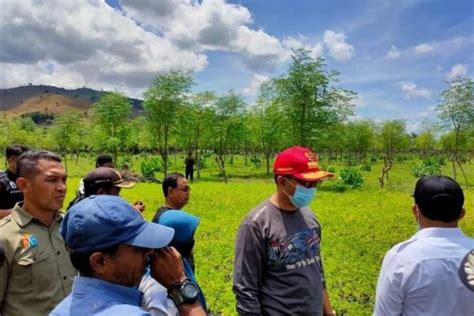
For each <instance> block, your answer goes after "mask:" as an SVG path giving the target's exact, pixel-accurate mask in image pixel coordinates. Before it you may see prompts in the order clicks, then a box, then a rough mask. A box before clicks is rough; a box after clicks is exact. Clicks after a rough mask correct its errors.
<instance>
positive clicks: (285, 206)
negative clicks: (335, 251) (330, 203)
mask: <svg viewBox="0 0 474 316" xmlns="http://www.w3.org/2000/svg"><path fill="white" fill-rule="evenodd" d="M273 173H274V177H275V183H276V192H275V193H274V194H273V195H272V196H271V197H270V198H269V199H267V200H265V201H264V202H263V203H261V204H260V205H259V206H257V207H256V208H255V209H254V210H252V211H251V212H250V213H249V214H248V215H247V217H246V218H245V219H244V221H243V222H242V224H241V225H240V227H239V231H238V235H237V242H236V246H235V261H234V286H233V289H234V293H235V295H236V299H237V312H238V313H239V315H272V316H273V315H314V316H318V315H335V312H334V310H333V309H332V307H331V304H330V302H329V297H328V294H327V291H326V287H325V282H324V272H323V265H322V261H321V256H320V239H321V226H320V225H319V223H318V221H317V220H316V218H315V216H314V214H313V213H312V211H311V210H310V209H309V208H308V205H309V204H310V202H311V201H312V200H313V198H314V195H315V192H316V186H317V184H318V183H319V182H320V181H322V179H324V178H328V177H332V176H333V175H332V174H331V173H329V172H326V171H323V170H321V169H319V165H318V159H317V157H316V155H315V154H314V153H313V152H312V151H311V150H309V149H308V148H304V147H299V146H295V147H290V148H287V149H285V150H283V151H282V152H280V153H279V154H278V155H277V157H276V160H275V163H274V165H273Z"/></svg>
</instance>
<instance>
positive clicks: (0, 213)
mask: <svg viewBox="0 0 474 316" xmlns="http://www.w3.org/2000/svg"><path fill="white" fill-rule="evenodd" d="M28 150H30V149H29V148H28V147H27V146H23V145H10V146H8V147H7V149H6V150H5V154H6V158H7V170H5V172H3V171H0V219H2V218H4V217H5V216H7V215H10V213H11V211H12V209H13V207H14V206H15V204H16V203H18V202H21V201H23V193H22V192H21V190H20V189H19V188H18V187H17V185H16V179H17V178H18V176H17V173H16V172H17V171H16V162H17V160H18V157H20V155H21V154H22V153H24V152H26V151H28Z"/></svg>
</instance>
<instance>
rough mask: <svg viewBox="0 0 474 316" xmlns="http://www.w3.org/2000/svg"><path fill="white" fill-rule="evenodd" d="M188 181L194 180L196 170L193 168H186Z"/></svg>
mask: <svg viewBox="0 0 474 316" xmlns="http://www.w3.org/2000/svg"><path fill="white" fill-rule="evenodd" d="M186 179H187V180H189V179H190V180H191V181H193V180H194V169H193V168H186Z"/></svg>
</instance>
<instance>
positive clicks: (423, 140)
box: [415, 126, 436, 158]
mask: <svg viewBox="0 0 474 316" xmlns="http://www.w3.org/2000/svg"><path fill="white" fill-rule="evenodd" d="M435 146H436V136H435V130H434V128H433V127H432V126H426V127H425V128H424V129H423V130H422V131H421V132H420V134H418V135H416V138H415V147H416V149H417V150H418V151H419V152H421V155H422V157H424V158H426V157H427V156H429V155H430V154H431V153H432V152H433V150H434V148H435Z"/></svg>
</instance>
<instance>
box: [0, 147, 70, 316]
mask: <svg viewBox="0 0 474 316" xmlns="http://www.w3.org/2000/svg"><path fill="white" fill-rule="evenodd" d="M17 176H18V178H17V180H16V183H17V185H18V187H19V188H20V190H21V191H22V192H23V196H24V199H23V201H22V202H19V203H17V204H15V207H14V208H13V210H12V212H11V214H10V215H9V216H7V217H5V218H3V219H1V220H0V247H2V248H3V260H0V315H2V316H16V315H33V316H34V315H48V313H49V312H51V311H52V310H53V308H54V307H55V306H56V305H57V304H58V303H59V302H60V301H61V300H62V299H63V298H64V297H66V296H67V295H68V294H69V293H70V291H71V286H72V279H73V278H74V276H75V275H76V270H75V269H74V267H73V266H72V264H71V262H70V260H69V256H68V254H67V251H66V248H65V246H64V241H63V238H62V237H61V234H60V232H59V229H60V226H61V223H62V221H63V217H62V215H61V213H60V212H59V210H60V209H61V208H62V207H63V202H64V197H65V196H66V191H67V190H66V189H67V188H66V179H67V174H66V171H65V169H64V166H63V165H62V163H61V158H60V157H59V156H58V155H56V154H55V153H52V152H49V151H27V152H24V153H23V154H21V156H20V157H19V158H18V161H17Z"/></svg>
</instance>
